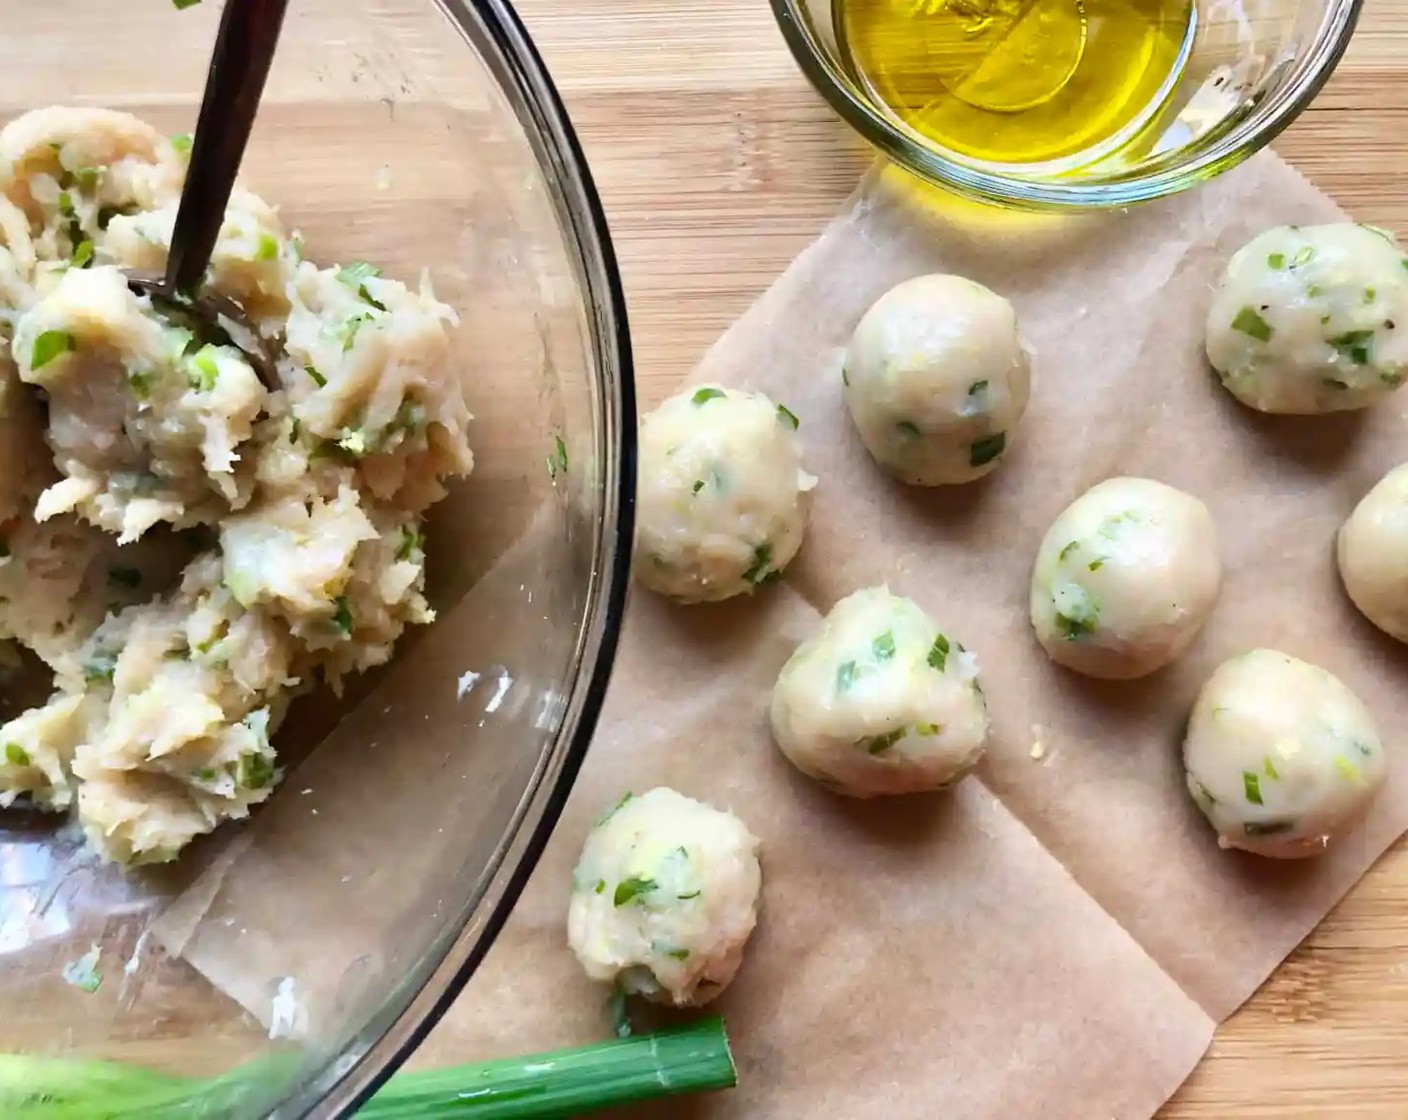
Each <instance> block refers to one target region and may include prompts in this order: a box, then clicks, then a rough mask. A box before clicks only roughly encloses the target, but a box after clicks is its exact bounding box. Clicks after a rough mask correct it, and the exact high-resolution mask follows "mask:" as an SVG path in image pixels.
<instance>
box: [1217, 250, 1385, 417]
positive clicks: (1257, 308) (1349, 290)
mask: <svg viewBox="0 0 1408 1120" xmlns="http://www.w3.org/2000/svg"><path fill="white" fill-rule="evenodd" d="M1207 350H1208V359H1209V360H1210V361H1211V362H1212V365H1213V368H1214V369H1215V370H1217V372H1218V374H1219V375H1220V376H1221V377H1222V383H1223V384H1224V385H1225V386H1227V389H1228V391H1229V392H1230V393H1231V394H1232V395H1233V396H1234V397H1236V398H1237V399H1238V400H1239V401H1241V402H1242V403H1243V404H1245V405H1248V406H1249V407H1251V408H1255V409H1258V410H1260V411H1262V412H1288V413H1313V412H1337V411H1340V410H1343V409H1351V408H1363V407H1365V406H1366V405H1370V404H1373V403H1374V402H1375V401H1377V400H1379V399H1381V398H1383V397H1385V396H1387V395H1388V394H1389V393H1391V392H1393V390H1395V389H1397V388H1398V386H1399V385H1401V384H1402V383H1403V379H1404V377H1405V376H1408V264H1405V258H1404V255H1403V251H1402V250H1401V249H1399V247H1398V245H1397V243H1396V242H1395V241H1394V240H1393V238H1392V236H1390V235H1389V234H1387V233H1384V232H1383V231H1382V230H1376V229H1374V228H1372V227H1370V226H1356V225H1349V224H1342V225H1330V226H1305V227H1300V228H1292V227H1280V228H1277V229H1272V230H1267V232H1265V233H1263V234H1261V235H1260V236H1258V237H1255V238H1253V239H1252V240H1251V241H1250V242H1248V244H1247V245H1246V246H1245V247H1244V248H1243V249H1241V250H1239V251H1238V252H1237V253H1236V254H1235V255H1234V256H1233V257H1232V259H1231V261H1229V262H1228V265H1227V271H1226V273H1225V274H1224V275H1223V278H1222V283H1221V285H1220V286H1219V287H1218V289H1217V291H1216V292H1215V293H1214V295H1213V300H1212V307H1211V308H1210V309H1209V310H1208V322H1207Z"/></svg>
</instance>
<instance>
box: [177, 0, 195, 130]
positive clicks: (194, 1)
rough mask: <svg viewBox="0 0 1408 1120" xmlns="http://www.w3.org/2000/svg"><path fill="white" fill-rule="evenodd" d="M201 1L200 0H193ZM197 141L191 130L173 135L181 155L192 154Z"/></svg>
mask: <svg viewBox="0 0 1408 1120" xmlns="http://www.w3.org/2000/svg"><path fill="white" fill-rule="evenodd" d="M193 2H194V3H199V2H200V0H193ZM194 143H195V137H194V136H192V135H191V134H190V133H189V132H178V133H176V135H175V136H173V137H171V146H172V147H173V148H175V149H176V151H177V153H178V154H179V155H183V156H188V155H190V154H191V146H192V145H193V144H194Z"/></svg>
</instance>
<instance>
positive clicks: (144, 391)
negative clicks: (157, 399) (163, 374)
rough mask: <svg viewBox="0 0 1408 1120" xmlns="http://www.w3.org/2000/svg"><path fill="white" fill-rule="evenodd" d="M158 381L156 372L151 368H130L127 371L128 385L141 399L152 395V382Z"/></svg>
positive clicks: (133, 393) (134, 394) (135, 395)
mask: <svg viewBox="0 0 1408 1120" xmlns="http://www.w3.org/2000/svg"><path fill="white" fill-rule="evenodd" d="M155 381H156V373H155V372H154V371H153V370H149V369H141V368H138V369H129V370H128V371H127V387H128V388H129V389H131V390H132V395H133V396H134V397H136V398H137V399H138V400H139V401H144V400H147V399H148V398H150V397H151V395H152V384H153V383H154V382H155Z"/></svg>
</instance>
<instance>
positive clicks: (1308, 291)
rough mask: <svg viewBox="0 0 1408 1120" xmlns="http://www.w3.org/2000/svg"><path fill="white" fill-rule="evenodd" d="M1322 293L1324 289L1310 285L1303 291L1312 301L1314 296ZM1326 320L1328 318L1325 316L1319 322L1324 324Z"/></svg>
mask: <svg viewBox="0 0 1408 1120" xmlns="http://www.w3.org/2000/svg"><path fill="white" fill-rule="evenodd" d="M1323 292H1324V289H1323V288H1321V287H1320V285H1319V284H1311V285H1310V287H1308V288H1306V289H1305V294H1306V295H1308V296H1309V297H1310V298H1311V299H1314V298H1315V297H1316V296H1318V295H1321V294H1322V293H1323ZM1328 320H1329V316H1328V315H1327V316H1326V317H1325V318H1324V319H1322V320H1321V322H1326V321H1328Z"/></svg>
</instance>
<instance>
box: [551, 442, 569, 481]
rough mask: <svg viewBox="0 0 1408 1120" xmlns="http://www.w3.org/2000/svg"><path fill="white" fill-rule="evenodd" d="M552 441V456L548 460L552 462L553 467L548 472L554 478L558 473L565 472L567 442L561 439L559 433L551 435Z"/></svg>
mask: <svg viewBox="0 0 1408 1120" xmlns="http://www.w3.org/2000/svg"><path fill="white" fill-rule="evenodd" d="M552 442H553V458H552V459H549V460H548V461H549V462H550V463H551V464H552V466H553V469H552V471H550V472H549V473H550V474H551V475H552V477H553V478H556V477H557V476H558V475H559V474H566V473H567V444H565V443H564V442H563V441H562V437H561V436H560V435H555V436H553V437H552Z"/></svg>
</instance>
